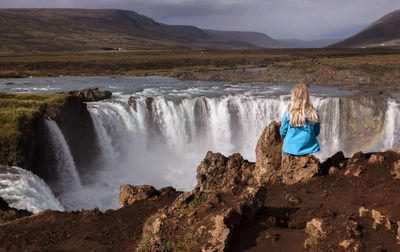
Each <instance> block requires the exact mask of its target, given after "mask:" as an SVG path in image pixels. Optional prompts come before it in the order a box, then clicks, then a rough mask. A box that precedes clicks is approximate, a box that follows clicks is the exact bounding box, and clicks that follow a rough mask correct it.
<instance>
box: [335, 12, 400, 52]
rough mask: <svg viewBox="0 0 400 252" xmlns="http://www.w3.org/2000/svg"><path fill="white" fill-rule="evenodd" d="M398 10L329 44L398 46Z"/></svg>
mask: <svg viewBox="0 0 400 252" xmlns="http://www.w3.org/2000/svg"><path fill="white" fill-rule="evenodd" d="M399 27H400V10H395V11H393V12H391V13H388V14H386V15H385V16H383V17H382V18H380V19H378V20H376V21H375V22H373V23H371V24H370V25H368V26H367V27H366V28H364V29H363V30H361V31H360V32H358V33H356V34H354V35H353V36H351V37H349V38H347V39H344V40H342V41H340V42H338V43H335V44H333V45H330V46H329V47H332V48H346V47H347V48H360V47H361V48H365V47H399V48H400V29H399Z"/></svg>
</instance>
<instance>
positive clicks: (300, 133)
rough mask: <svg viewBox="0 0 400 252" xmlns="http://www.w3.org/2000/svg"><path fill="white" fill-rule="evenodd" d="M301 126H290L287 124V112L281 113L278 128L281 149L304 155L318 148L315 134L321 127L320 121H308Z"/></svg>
mask: <svg viewBox="0 0 400 252" xmlns="http://www.w3.org/2000/svg"><path fill="white" fill-rule="evenodd" d="M306 116H307V114H306ZM306 120H307V125H306V126H302V127H292V126H290V125H289V121H290V120H289V118H288V117H287V112H285V114H283V117H282V121H281V128H280V130H279V132H280V134H281V137H282V139H283V146H282V150H283V151H284V152H286V153H289V154H292V155H305V154H311V153H315V152H317V151H319V150H320V148H319V144H318V140H317V136H318V135H319V131H320V129H321V125H320V123H319V122H318V123H308V119H306Z"/></svg>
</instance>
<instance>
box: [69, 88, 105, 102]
mask: <svg viewBox="0 0 400 252" xmlns="http://www.w3.org/2000/svg"><path fill="white" fill-rule="evenodd" d="M68 94H71V95H74V96H78V97H79V98H81V99H82V100H83V101H84V102H93V101H101V100H105V99H110V98H111V96H112V93H111V92H110V91H108V90H104V91H100V90H99V89H98V88H97V87H93V88H87V89H82V90H74V91H69V92H68Z"/></svg>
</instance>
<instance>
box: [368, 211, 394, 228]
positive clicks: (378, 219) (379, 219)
mask: <svg viewBox="0 0 400 252" xmlns="http://www.w3.org/2000/svg"><path fill="white" fill-rule="evenodd" d="M371 217H372V219H373V220H374V223H372V228H373V229H377V227H378V226H379V225H384V226H385V227H386V229H387V230H391V224H390V221H389V219H388V218H387V217H385V216H384V215H383V214H382V213H381V212H379V211H377V210H375V209H372V211H371Z"/></svg>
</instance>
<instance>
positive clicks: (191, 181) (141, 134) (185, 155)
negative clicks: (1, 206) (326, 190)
mask: <svg viewBox="0 0 400 252" xmlns="http://www.w3.org/2000/svg"><path fill="white" fill-rule="evenodd" d="M13 81H14V82H15V83H16V84H15V85H13V86H12V87H11V88H14V89H17V90H19V89H20V88H21V90H23V91H26V89H27V88H34V89H32V90H31V91H32V92H38V91H35V90H41V91H40V92H43V91H42V90H43V88H46V87H47V86H49V85H50V84H51V87H52V89H51V90H49V92H56V91H66V90H72V89H82V88H87V87H90V86H97V87H99V88H101V89H108V90H111V91H112V92H113V98H112V99H110V100H107V101H102V102H91V103H88V109H89V112H90V116H91V118H92V121H93V125H94V130H95V135H96V140H95V142H96V144H97V146H94V148H95V149H96V150H99V153H98V155H97V156H98V158H97V159H96V160H94V165H93V167H92V168H91V170H90V171H86V172H79V171H77V169H76V167H75V162H74V157H73V156H72V155H71V151H70V149H69V146H68V144H67V141H66V140H65V138H64V136H63V133H62V132H61V130H60V128H59V127H58V125H57V124H56V123H55V122H54V121H52V120H46V121H45V125H46V128H47V130H48V132H49V139H48V140H49V143H50V145H51V149H52V150H53V152H54V153H53V154H52V155H55V157H54V159H55V160H56V161H57V162H56V164H54V167H53V168H54V170H56V171H57V172H56V173H57V175H58V177H57V179H56V180H55V181H47V182H48V183H49V185H50V187H51V189H52V190H53V192H54V193H55V195H56V196H57V198H59V199H60V201H61V203H62V205H63V207H64V208H65V209H66V210H76V209H81V208H84V209H90V208H93V207H99V208H100V209H103V210H104V209H108V208H117V207H119V205H118V202H117V199H118V187H119V186H120V185H122V184H126V183H127V184H132V185H141V184H151V185H153V186H155V187H158V188H160V187H163V186H173V187H175V188H177V189H181V190H190V189H192V188H193V187H194V186H195V183H196V178H195V176H196V168H197V166H198V165H199V164H200V162H201V161H202V160H203V158H204V156H205V154H206V152H207V151H209V150H211V151H213V152H221V153H222V154H224V155H226V156H228V155H231V154H233V153H237V152H238V153H240V154H242V155H243V157H244V158H246V159H248V160H250V161H255V147H256V144H257V141H258V139H259V137H260V135H261V133H262V131H263V130H264V128H265V127H266V126H267V125H268V124H269V123H270V122H272V121H280V119H281V117H282V115H283V113H284V111H285V110H286V108H287V106H288V103H289V99H290V95H289V94H290V90H291V89H292V87H293V84H272V83H242V84H240V85H235V84H232V83H217V82H200V81H179V80H176V79H172V78H164V77H157V76H152V77H120V78H110V77H63V78H49V79H35V78H34V79H32V80H29V81H30V82H31V83H32V84H31V86H29V87H26V85H24V84H23V83H24V81H26V80H24V79H21V80H19V79H15V80H13ZM50 82H51V83H50ZM49 83H50V84H49ZM8 88H10V87H8ZM22 88H23V89H22ZM310 91H311V94H312V101H313V104H314V106H315V107H316V108H317V109H318V111H319V115H320V119H321V133H320V136H319V137H318V140H319V143H320V145H321V151H320V152H318V153H317V154H316V156H317V157H318V158H320V159H321V160H324V159H325V158H327V157H329V156H331V155H333V154H335V153H336V152H337V151H340V150H344V149H346V150H352V149H357V150H359V149H360V150H363V151H383V150H386V149H388V148H393V147H400V133H399V132H400V124H399V122H400V110H399V104H398V101H394V100H388V102H387V108H386V111H385V113H386V116H385V117H384V126H383V130H382V132H381V133H380V134H381V135H379V136H377V137H376V139H379V141H377V142H376V143H375V142H374V143H369V145H368V146H353V147H355V148H349V147H352V146H351V145H352V144H353V143H352V142H348V141H347V142H346V141H345V137H344V136H343V134H344V133H343V131H344V129H343V125H342V124H341V122H342V121H343V114H344V112H345V111H341V109H342V106H341V103H342V100H341V97H344V96H347V95H353V94H354V93H355V91H346V90H341V89H340V88H337V87H327V86H315V85H311V87H310ZM382 109H384V108H382ZM351 154H352V153H350V152H347V153H346V152H345V155H347V156H349V155H351ZM84 168H85V167H84ZM50 201H51V202H52V200H50ZM53 208H54V207H53ZM55 208H57V206H56V207H55ZM37 209H41V207H38V208H37Z"/></svg>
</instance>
